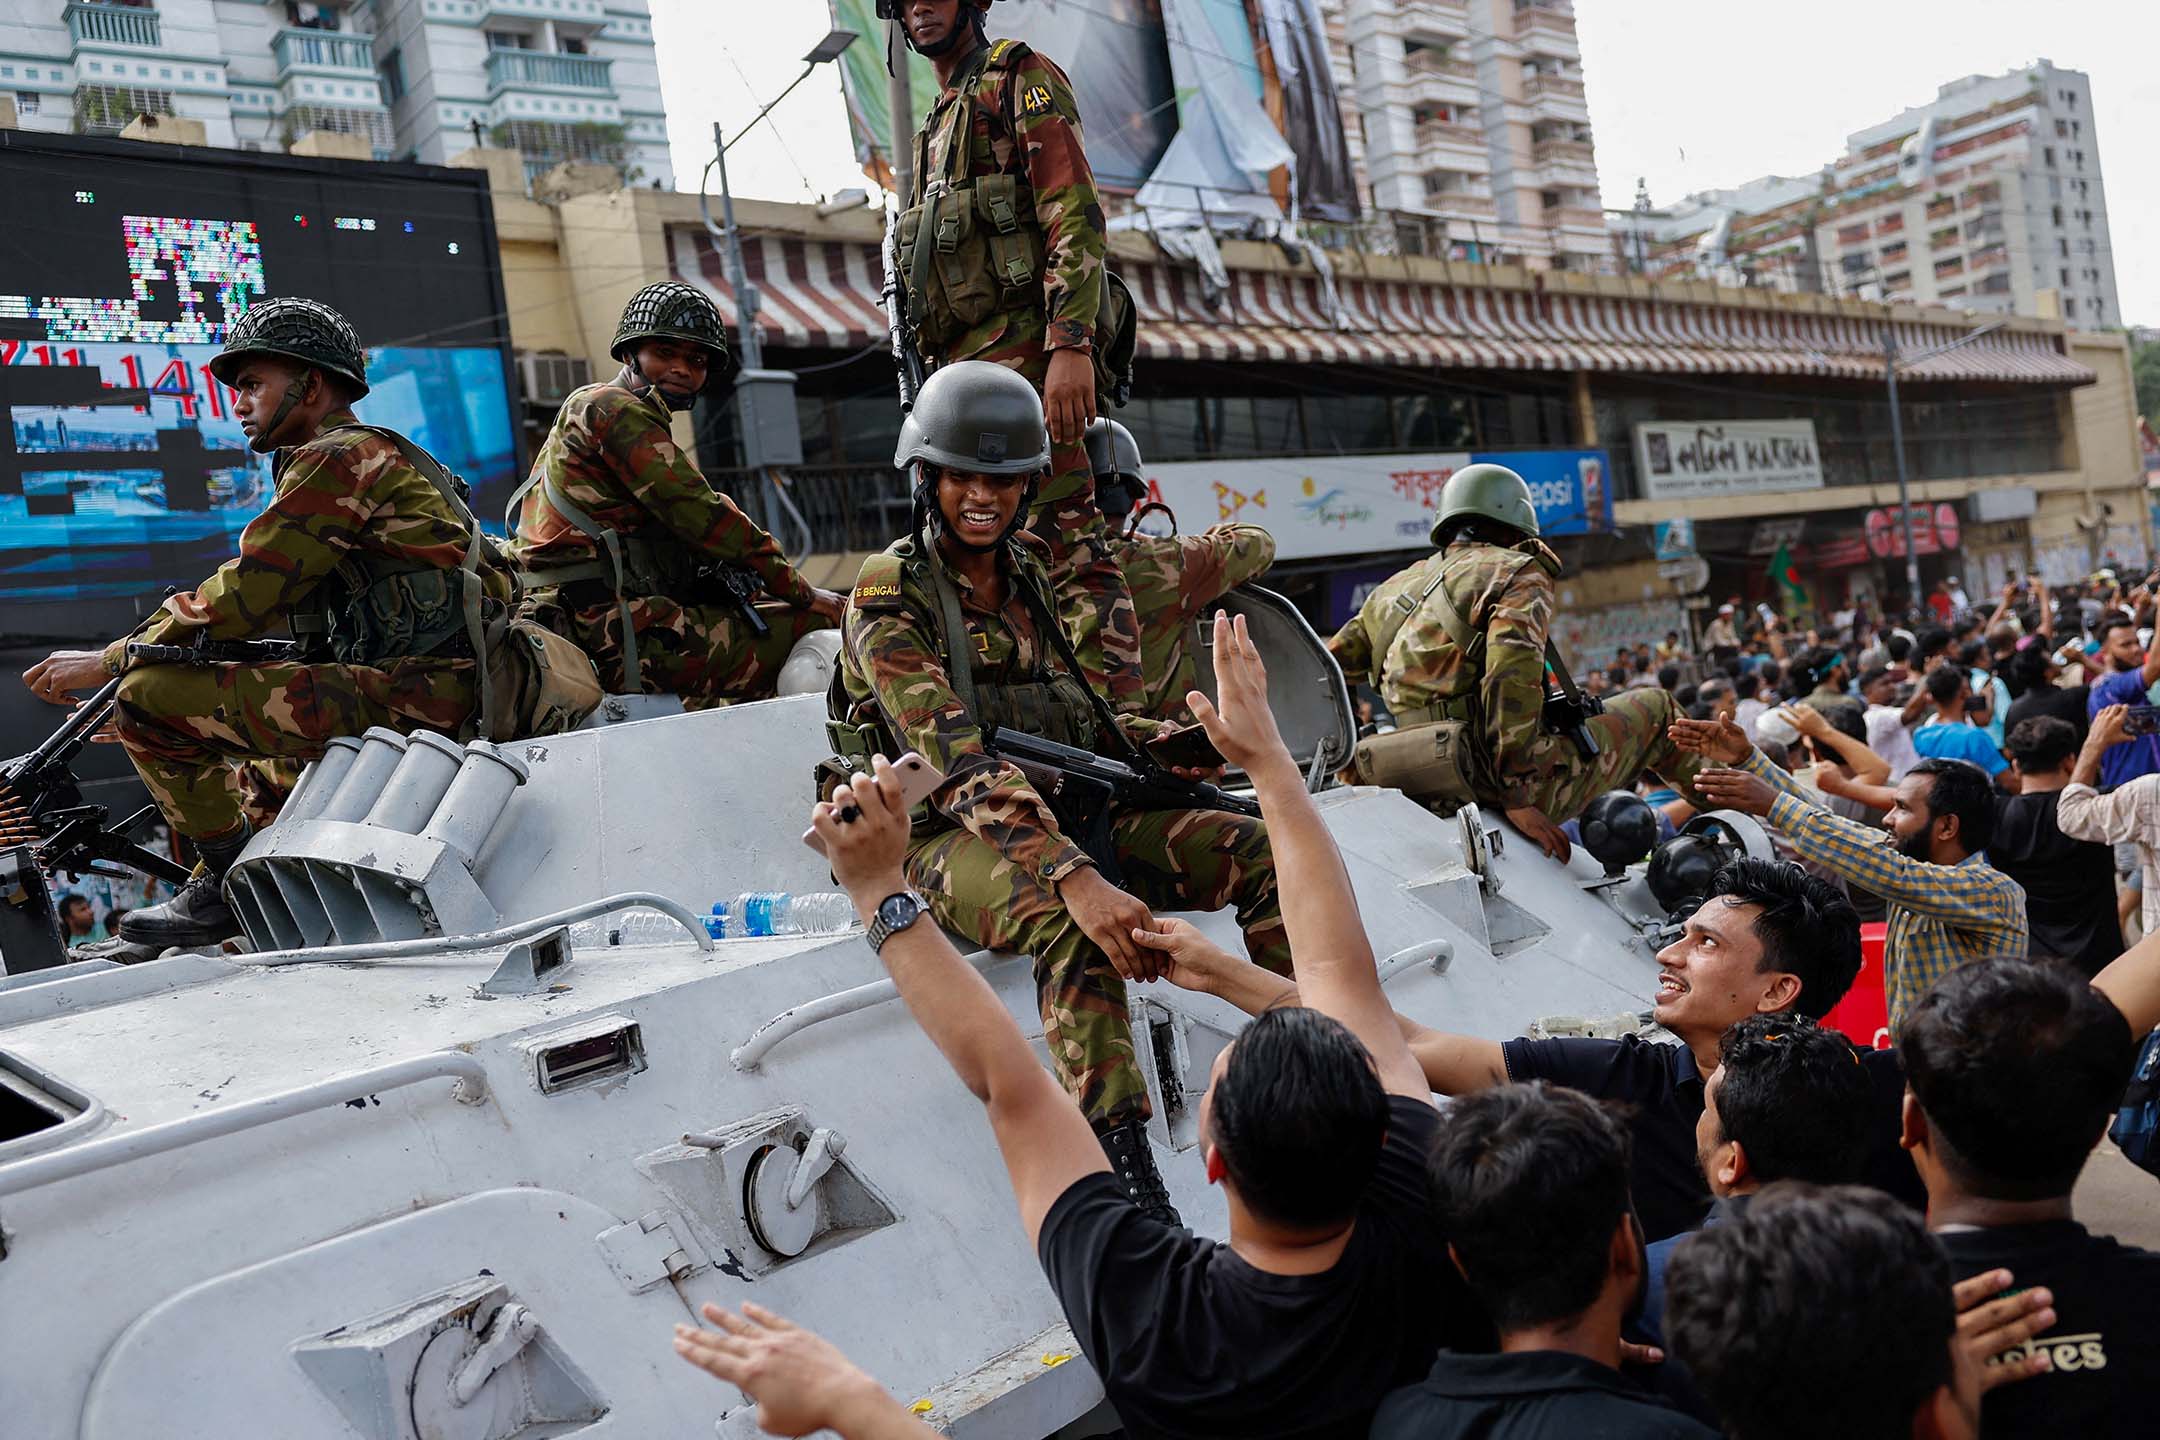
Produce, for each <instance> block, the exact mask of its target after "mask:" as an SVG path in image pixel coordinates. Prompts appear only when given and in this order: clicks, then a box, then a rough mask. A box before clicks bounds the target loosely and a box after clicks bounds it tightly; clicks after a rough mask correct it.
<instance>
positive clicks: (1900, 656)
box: [1882, 630, 1913, 665]
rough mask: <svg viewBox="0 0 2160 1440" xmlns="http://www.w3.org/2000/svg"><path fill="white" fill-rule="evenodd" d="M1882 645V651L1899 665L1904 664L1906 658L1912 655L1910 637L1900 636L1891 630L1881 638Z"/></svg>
mask: <svg viewBox="0 0 2160 1440" xmlns="http://www.w3.org/2000/svg"><path fill="white" fill-rule="evenodd" d="M1882 643H1883V649H1885V650H1887V651H1889V652H1890V658H1891V659H1892V660H1894V661H1896V662H1897V663H1898V664H1900V665H1902V664H1904V663H1905V661H1906V659H1907V657H1909V656H1910V655H1911V654H1912V643H1913V642H1912V637H1911V636H1910V635H1904V634H1900V633H1898V632H1897V631H1894V630H1893V631H1892V632H1890V633H1889V634H1888V635H1885V636H1884V637H1883V642H1882Z"/></svg>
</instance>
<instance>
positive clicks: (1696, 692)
mask: <svg viewBox="0 0 2160 1440" xmlns="http://www.w3.org/2000/svg"><path fill="white" fill-rule="evenodd" d="M1672 698H1673V703H1674V704H1675V705H1678V706H1679V707H1680V708H1681V709H1683V710H1685V709H1687V708H1688V706H1690V705H1693V704H1694V703H1695V702H1696V701H1697V700H1700V699H1702V687H1701V686H1700V685H1682V686H1681V687H1680V688H1679V689H1677V690H1675V691H1673V696H1672Z"/></svg>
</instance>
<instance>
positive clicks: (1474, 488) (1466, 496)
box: [1432, 464, 1538, 545]
mask: <svg viewBox="0 0 2160 1440" xmlns="http://www.w3.org/2000/svg"><path fill="white" fill-rule="evenodd" d="M1472 516H1475V517H1478V518H1482V519H1486V520H1496V521H1498V522H1499V523H1500V524H1502V525H1506V526H1509V527H1510V528H1512V529H1516V530H1520V531H1521V532H1522V533H1523V534H1524V535H1526V536H1535V535H1536V534H1537V533H1538V523H1537V502H1535V501H1534V500H1532V499H1531V498H1530V487H1529V485H1528V484H1526V483H1525V482H1524V480H1523V478H1522V476H1520V475H1518V474H1516V473H1515V472H1514V471H1513V470H1510V469H1508V467H1507V466H1505V465H1492V464H1477V465H1465V466H1464V467H1463V468H1462V469H1460V470H1457V471H1456V472H1455V473H1454V474H1453V475H1450V476H1449V477H1448V482H1447V484H1446V485H1444V486H1443V487H1441V490H1440V513H1439V514H1437V515H1435V516H1434V517H1433V524H1432V543H1433V544H1435V545H1439V544H1442V543H1444V542H1445V540H1446V538H1447V537H1446V532H1447V530H1448V528H1449V527H1448V522H1449V521H1451V520H1460V519H1464V518H1467V517H1472Z"/></svg>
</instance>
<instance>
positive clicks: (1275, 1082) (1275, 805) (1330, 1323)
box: [812, 531, 1492, 1437]
mask: <svg viewBox="0 0 2160 1440" xmlns="http://www.w3.org/2000/svg"><path fill="white" fill-rule="evenodd" d="M990 533H995V532H994V531H991V532H990ZM1214 641H1215V647H1214V653H1215V665H1216V678H1217V690H1218V694H1219V696H1220V700H1219V703H1218V704H1217V705H1214V706H1211V705H1209V704H1208V703H1207V701H1206V700H1205V698H1204V697H1201V698H1198V699H1196V701H1195V702H1194V709H1195V710H1196V711H1197V712H1198V713H1199V715H1200V718H1201V721H1202V723H1203V724H1205V725H1206V727H1207V733H1208V736H1209V738H1210V739H1212V740H1213V741H1214V743H1215V745H1216V746H1217V747H1218V748H1219V749H1220V750H1221V752H1222V753H1223V755H1225V756H1226V757H1228V758H1229V759H1230V760H1231V761H1232V762H1233V763H1235V764H1237V765H1239V766H1240V767H1242V768H1243V769H1244V771H1245V773H1246V774H1247V775H1248V776H1249V777H1250V778H1251V780H1252V783H1253V788H1254V790H1255V792H1256V793H1257V794H1258V795H1259V797H1260V806H1261V809H1262V810H1263V811H1264V812H1265V814H1266V816H1267V820H1268V824H1269V831H1270V834H1271V835H1272V837H1273V840H1274V844H1275V847H1276V851H1277V853H1278V855H1279V858H1280V862H1281V864H1282V866H1283V868H1284V870H1285V871H1287V872H1289V873H1294V874H1296V875H1297V876H1298V877H1299V883H1298V884H1297V885H1296V886H1293V887H1290V888H1288V889H1286V890H1285V891H1284V893H1283V897H1282V914H1283V924H1284V926H1285V927H1286V929H1287V932H1288V936H1289V941H1290V944H1291V945H1292V946H1293V947H1294V948H1295V949H1296V950H1297V952H1298V954H1299V955H1300V956H1301V957H1302V958H1301V962H1300V965H1299V976H1300V980H1301V983H1302V992H1301V993H1302V996H1303V1000H1304V1002H1305V1003H1304V1005H1303V1006H1300V1005H1290V1006H1283V1007H1279V1008H1276V1009H1274V1010H1272V1011H1270V1012H1268V1013H1267V1014H1264V1015H1261V1016H1260V1017H1259V1018H1257V1019H1255V1020H1254V1021H1253V1022H1252V1023H1251V1024H1249V1025H1247V1026H1245V1027H1244V1028H1243V1029H1242V1030H1240V1031H1239V1032H1238V1034H1237V1036H1236V1037H1235V1038H1234V1039H1233V1040H1232V1041H1231V1042H1230V1043H1229V1044H1228V1045H1227V1046H1226V1047H1224V1049H1223V1050H1222V1051H1221V1053H1220V1054H1218V1055H1217V1056H1216V1058H1215V1062H1214V1066H1213V1069H1212V1071H1211V1072H1210V1076H1209V1079H1208V1084H1207V1089H1206V1092H1205V1096H1204V1098H1203V1099H1202V1101H1201V1108H1200V1147H1201V1154H1200V1161H1201V1163H1203V1164H1204V1165H1205V1166H1206V1168H1207V1174H1208V1177H1209V1179H1210V1180H1211V1181H1212V1182H1213V1183H1216V1184H1219V1185H1221V1186H1222V1188H1223V1192H1224V1195H1225V1196H1226V1198H1227V1201H1228V1205H1229V1232H1230V1234H1229V1240H1228V1242H1227V1243H1225V1242H1223V1241H1220V1240H1215V1239H1210V1238H1207V1237H1203V1236H1198V1235H1194V1234H1192V1233H1191V1232H1190V1231H1188V1230H1185V1229H1184V1228H1183V1227H1181V1226H1177V1225H1173V1224H1169V1223H1166V1222H1165V1221H1164V1220H1163V1219H1160V1218H1158V1217H1156V1216H1155V1215H1152V1214H1150V1213H1148V1212H1147V1211H1146V1210H1145V1209H1143V1208H1142V1207H1140V1206H1137V1205H1135V1204H1134V1203H1133V1202H1132V1199H1131V1198H1130V1195H1129V1193H1128V1187H1127V1185H1126V1184H1125V1183H1124V1181H1123V1177H1122V1176H1120V1175H1118V1174H1114V1173H1112V1172H1111V1171H1110V1169H1109V1168H1108V1167H1107V1166H1106V1165H1105V1164H1104V1160H1103V1155H1102V1152H1101V1151H1100V1150H1099V1149H1098V1148H1097V1147H1096V1144H1095V1142H1094V1141H1093V1140H1092V1139H1091V1138H1090V1137H1089V1133H1088V1126H1087V1125H1086V1124H1085V1123H1083V1121H1082V1120H1081V1117H1080V1116H1079V1115H1078V1114H1076V1113H1075V1112H1074V1110H1073V1107H1072V1105H1071V1102H1070V1101H1068V1100H1067V1099H1066V1097H1065V1096H1064V1095H1063V1094H1061V1093H1060V1092H1059V1089H1058V1086H1057V1085H1056V1084H1055V1083H1054V1082H1053V1081H1052V1080H1051V1079H1050V1077H1049V1076H1048V1075H1046V1074H1045V1073H1044V1071H1043V1067H1042V1063H1041V1062H1040V1061H1039V1060H1037V1059H1036V1057H1035V1054H1034V1052H1033V1049H1032V1047H1031V1046H1030V1045H1029V1044H1028V1042H1027V1040H1026V1038H1025V1037H1024V1036H1023V1035H1022V1034H1021V1032H1020V1029H1019V1027H1018V1026H1017V1025H1015V1024H1014V1023H1013V1019H1012V1016H1011V1014H1010V1012H1008V1011H1007V1010H1006V1009H1005V1006H1004V1003H1003V1002H1002V1001H1001V1000H999V999H998V997H997V995H996V994H995V993H994V992H993V991H992V990H991V988H990V987H989V985H988V984H987V983H985V981H984V980H983V979H982V977H981V976H979V975H977V974H976V973H975V971H974V970H973V968H972V967H970V966H969V965H968V964H967V962H966V961H965V960H963V959H962V958H961V956H960V954H959V953H958V951H956V950H955V949H954V948H953V946H952V944H951V942H950V941H949V940H947V939H946V938H945V936H944V935H942V934H940V933H939V932H938V930H937V929H936V928H935V927H933V926H931V925H928V924H923V923H920V921H919V920H915V919H914V917H915V915H916V914H917V912H918V911H919V902H918V901H916V899H915V898H914V897H913V896H912V894H910V892H908V891H907V889H906V887H907V885H908V884H909V882H910V880H911V879H915V880H918V881H919V880H920V878H921V876H922V867H921V865H920V864H919V858H920V846H919V842H914V841H911V839H910V837H909V834H908V828H909V827H908V819H907V815H906V812H905V809H904V806H905V803H906V802H905V801H904V799H902V798H901V796H902V791H901V787H900V784H899V776H898V774H897V773H896V772H895V771H894V770H893V769H892V768H891V767H889V766H887V765H886V764H884V762H883V761H882V760H878V761H875V762H874V765H875V774H876V776H877V778H876V779H875V780H873V779H871V778H870V777H868V776H858V777H857V778H856V779H855V780H854V781H853V782H852V783H851V784H850V785H847V786H841V787H836V789H835V790H834V791H833V792H832V799H831V800H830V801H828V802H827V803H825V804H821V805H819V806H817V807H816V808H815V810H814V811H813V818H812V825H813V827H814V828H815V830H816V831H817V833H818V834H819V835H820V836H821V837H823V839H824V841H825V845H826V853H827V854H828V855H829V856H830V857H831V860H832V865H833V873H834V874H835V875H836V876H837V877H838V879H839V880H840V883H841V884H843V885H844V886H846V887H847V890H848V893H849V894H850V895H851V896H852V897H853V898H854V900H855V904H856V908H857V910H858V911H859V912H860V913H861V914H862V916H863V917H864V920H865V923H866V924H868V925H869V926H870V927H871V936H872V943H873V945H879V944H881V948H880V950H879V955H880V958H881V959H882V960H883V961H884V963H885V966H886V968H887V970H888V971H890V973H891V975H892V978H893V982H894V984H895V985H896V986H898V988H899V991H900V995H901V998H902V999H903V1000H905V1001H906V1003H907V1006H908V1009H909V1010H910V1011H911V1012H912V1013H913V1015H914V1017H915V1019H916V1021H917V1022H918V1023H919V1024H920V1025H921V1026H922V1029H923V1030H924V1032H925V1033H926V1034H928V1036H929V1037H930V1039H931V1041H932V1042H933V1043H935V1044H936V1045H937V1047H938V1048H939V1050H941V1051H942V1052H943V1053H944V1055H945V1057H946V1059H947V1061H948V1062H950V1063H951V1065H952V1067H953V1070H954V1072H955V1073H956V1074H957V1075H958V1076H959V1077H960V1079H961V1081H962V1082H963V1083H965V1084H966V1085H967V1087H968V1088H969V1089H970V1090H971V1091H973V1092H974V1093H975V1095H976V1097H977V1098H979V1099H980V1100H981V1101H982V1102H983V1105H984V1107H985V1109H986V1110H987V1112H988V1118H989V1121H990V1125H991V1129H992V1130H993V1131H994V1132H995V1134H996V1138H997V1143H998V1148H999V1150H1000V1152H1001V1153H1002V1154H1003V1156H1004V1160H1005V1168H1006V1172H1007V1174H1008V1175H1009V1176H1010V1177H1011V1179H1012V1185H1013V1194H1014V1198H1015V1200H1016V1201H1017V1202H1018V1204H1019V1209H1020V1223H1021V1225H1022V1227H1023V1228H1024V1229H1025V1230H1026V1231H1027V1235H1028V1239H1029V1241H1030V1242H1031V1243H1032V1244H1033V1246H1034V1248H1035V1251H1036V1255H1037V1256H1038V1258H1039V1259H1040V1260H1041V1262H1042V1266H1043V1270H1044V1272H1045V1274H1046V1275H1048V1277H1049V1279H1050V1284H1051V1288H1052V1289H1053V1290H1055V1291H1056V1292H1057V1295H1058V1298H1059V1301H1060V1303H1061V1304H1062V1306H1063V1307H1064V1311H1065V1317H1066V1319H1067V1321H1068V1322H1069V1323H1070V1324H1071V1326H1072V1329H1073V1334H1074V1335H1075V1337H1076V1338H1077V1339H1078V1340H1079V1342H1080V1348H1081V1350H1082V1351H1083V1352H1085V1354H1086V1355H1087V1358H1088V1360H1089V1361H1090V1362H1091V1363H1092V1364H1093V1365H1094V1367H1095V1370H1096V1373H1097V1374H1098V1375H1100V1376H1101V1378H1102V1383H1103V1388H1104V1390H1105V1391H1106V1392H1108V1395H1109V1398H1110V1400H1111V1402H1112V1403H1113V1404H1114V1405H1115V1406H1116V1407H1117V1411H1118V1413H1119V1415H1120V1417H1121V1418H1122V1419H1123V1421H1124V1423H1125V1424H1126V1426H1128V1427H1129V1428H1130V1429H1131V1431H1132V1433H1134V1434H1136V1435H1156V1436H1166V1437H1202V1436H1206V1437H1216V1436H1251V1437H1265V1436H1290V1435H1296V1436H1316V1435H1353V1434H1355V1435H1362V1434H1364V1433H1365V1427H1366V1425H1367V1424H1368V1423H1369V1422H1370V1420H1371V1417H1372V1412H1373V1410H1374V1408H1375V1407H1376V1406H1377V1405H1378V1404H1379V1403H1380V1400H1381V1397H1382V1396H1383V1395H1385V1394H1386V1393H1387V1391H1388V1390H1390V1389H1391V1388H1393V1387H1395V1386H1398V1385H1403V1384H1408V1383H1409V1382H1411V1381H1412V1380H1414V1379H1417V1378H1419V1377H1420V1376H1422V1375H1423V1374H1424V1373H1425V1371H1426V1370H1427V1368H1428V1367H1429V1366H1430V1365H1431V1364H1432V1359H1433V1355H1434V1354H1435V1352H1436V1351H1438V1350H1439V1349H1440V1347H1442V1346H1443V1345H1445V1346H1449V1347H1452V1348H1458V1349H1490V1348H1491V1345H1492V1337H1491V1332H1490V1328H1489V1326H1488V1325H1487V1323H1486V1321H1485V1318H1484V1315H1483V1313H1482V1311H1481V1310H1480V1309H1479V1307H1478V1306H1477V1305H1476V1303H1475V1302H1474V1301H1472V1300H1471V1299H1470V1297H1469V1294H1468V1292H1467V1290H1466V1288H1465V1287H1464V1284H1463V1280H1462V1277H1461V1275H1460V1274H1459V1273H1457V1271H1456V1270H1455V1267H1454V1266H1453V1265H1452V1264H1450V1263H1449V1259H1448V1249H1447V1241H1446V1238H1445V1237H1444V1236H1443V1235H1442V1234H1441V1233H1440V1231H1439V1230H1438V1229H1437V1227H1435V1226H1434V1225H1433V1223H1432V1218H1431V1210H1430V1205H1429V1202H1428V1200H1427V1198H1426V1181H1425V1157H1426V1154H1427V1152H1428V1150H1429V1149H1430V1148H1431V1146H1432V1143H1433V1139H1434V1136H1435V1134H1436V1133H1437V1131H1438V1129H1439V1120H1440V1117H1439V1113H1438V1111H1437V1110H1436V1109H1435V1108H1434V1106H1433V1103H1432V1097H1431V1095H1430V1093H1429V1091H1428V1087H1427V1083H1426V1079H1425V1077H1424V1075H1423V1074H1421V1073H1420V1071H1419V1069H1418V1066H1417V1063H1416V1061H1415V1059H1414V1058H1413V1057H1412V1055H1411V1053H1410V1050H1409V1048H1408V1046H1407V1044H1406V1043H1405V1041H1404V1039H1403V1034H1402V1031H1401V1030H1400V1029H1399V1028H1398V1026H1397V1022H1396V1019H1395V1017H1394V1015H1393V1014H1392V1013H1391V1012H1390V1011H1389V1009H1388V1004H1387V999H1386V996H1385V995H1384V994H1383V993H1382V991H1381V988H1380V978H1379V975H1378V972H1377V969H1376V966H1375V962H1374V958H1373V951H1372V947H1371V945H1370V943H1369V942H1368V941H1367V940H1366V936H1365V929H1364V924H1363V922H1362V920H1361V919H1360V917H1359V914H1358V908H1357V901H1356V897H1355V895H1354V894H1353V893H1352V890H1351V886H1350V878H1349V875H1348V873H1347V871H1346V870H1345V868H1344V865H1343V861H1342V857H1341V855H1340V853H1339V852H1338V851H1337V850H1336V848H1335V843H1334V840H1333V838H1332V837H1331V836H1330V835H1329V833H1328V829H1327V823H1326V821H1325V820H1323V819H1322V818H1321V815H1320V811H1319V809H1318V808H1317V807H1316V806H1315V804H1314V803H1313V800H1312V797H1311V796H1310V795H1308V794H1307V793H1306V789H1305V781H1304V777H1303V775H1302V774H1300V773H1299V770H1298V766H1297V764H1296V762H1295V761H1294V760H1292V759H1291V757H1290V752H1289V750H1288V749H1287V748H1286V747H1285V746H1284V744H1283V741H1282V737H1281V736H1280V734H1279V733H1278V732H1277V731H1276V728H1275V721H1274V717H1273V716H1272V715H1271V714H1270V713H1269V711H1268V704H1267V677H1266V674H1265V671H1264V670H1263V668H1262V665H1261V662H1260V658H1259V654H1258V652H1257V650H1256V649H1255V648H1254V647H1253V644H1252V642H1251V640H1250V638H1249V637H1248V636H1247V634H1246V633H1245V629H1244V622H1243V620H1242V619H1240V620H1239V621H1238V622H1237V623H1236V624H1235V625H1234V626H1233V625H1232V623H1231V622H1230V621H1229V620H1228V619H1225V618H1218V619H1217V620H1216V622H1215V632H1214ZM1022 883H1023V884H1024V883H1025V882H1024V881H1023V882H1022ZM911 922H912V923H911ZM1038 953H1040V952H1038ZM1171 978H1172V979H1178V978H1180V977H1178V976H1177V975H1175V974H1173V975H1172V976H1171ZM1286 983H1287V982H1286ZM1308 1006H1309V1007H1310V1008H1306V1007H1308ZM1056 1054H1057V1050H1056V1046H1055V1044H1053V1055H1056ZM1058 1068H1059V1069H1060V1070H1061V1071H1062V1070H1064V1069H1065V1068H1066V1067H1065V1065H1064V1063H1062V1059H1061V1063H1060V1064H1059V1065H1058ZM1139 1143H1140V1144H1141V1145H1142V1146H1145V1145H1146V1144H1147V1143H1148V1142H1147V1140H1146V1138H1145V1136H1144V1135H1143V1136H1141V1137H1140V1142H1139Z"/></svg>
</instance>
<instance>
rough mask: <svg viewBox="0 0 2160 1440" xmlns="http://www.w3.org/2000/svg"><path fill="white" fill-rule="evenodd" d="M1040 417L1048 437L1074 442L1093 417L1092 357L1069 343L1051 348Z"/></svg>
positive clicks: (1070, 443)
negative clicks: (1057, 347)
mask: <svg viewBox="0 0 2160 1440" xmlns="http://www.w3.org/2000/svg"><path fill="white" fill-rule="evenodd" d="M1043 418H1044V419H1045V420H1048V421H1049V422H1050V438H1051V440H1053V441H1054V442H1056V443H1057V444H1059V445H1077V444H1079V443H1080V441H1081V438H1082V437H1083V436H1084V435H1086V433H1087V427H1088V426H1089V425H1091V424H1093V423H1094V421H1095V357H1094V356H1092V355H1090V354H1088V353H1087V352H1086V351H1085V350H1074V349H1071V348H1070V347H1068V348H1065V349H1062V350H1053V351H1051V352H1050V373H1049V374H1048V375H1047V376H1045V377H1044V378H1043Z"/></svg>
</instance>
